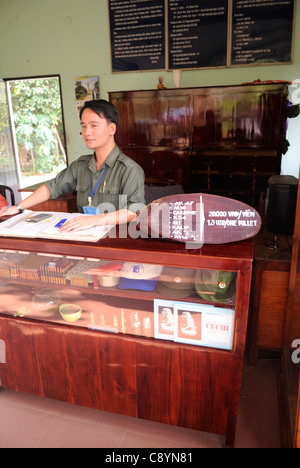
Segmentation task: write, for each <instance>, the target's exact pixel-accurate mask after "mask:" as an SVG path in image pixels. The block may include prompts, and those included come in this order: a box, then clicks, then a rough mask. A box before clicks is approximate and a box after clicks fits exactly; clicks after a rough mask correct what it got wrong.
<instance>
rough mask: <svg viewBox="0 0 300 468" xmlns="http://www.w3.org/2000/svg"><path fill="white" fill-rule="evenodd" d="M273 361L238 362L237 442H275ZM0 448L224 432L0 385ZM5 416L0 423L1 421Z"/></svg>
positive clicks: (187, 440) (169, 441)
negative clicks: (133, 415)
mask: <svg viewBox="0 0 300 468" xmlns="http://www.w3.org/2000/svg"><path fill="white" fill-rule="evenodd" d="M277 375H278V361H275V360H274V361H267V360H266V361H264V360H259V361H257V363H256V365H255V366H248V365H245V366H244V371H243V378H242V386H241V396H240V404H239V413H238V421H237V432H236V447H237V448H278V447H279V446H280V440H279V439H280V438H279V416H278V403H277ZM0 420H1V424H0V448H27V447H28V448H108V449H109V448H114V449H118V448H119V449H126V448H136V449H138V448H173V449H176V448H178V449H179V448H186V449H189V448H202V447H207V448H223V447H224V445H225V437H224V436H219V435H215V434H207V433H203V432H199V431H193V430H191V429H184V428H181V427H176V426H168V425H166V424H160V423H155V422H151V421H145V420H141V419H136V418H131V417H126V416H123V415H118V414H113V413H108V412H105V411H98V410H94V409H91V408H83V407H80V406H76V405H71V404H68V403H64V402H60V401H55V400H51V399H48V398H40V397H36V396H33V395H27V394H24V393H19V392H14V391H11V390H7V389H0ZM2 421H4V422H5V424H3V423H2Z"/></svg>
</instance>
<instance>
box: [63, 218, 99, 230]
mask: <svg viewBox="0 0 300 468" xmlns="http://www.w3.org/2000/svg"><path fill="white" fill-rule="evenodd" d="M96 218H97V216H78V217H77V218H73V219H70V221H68V222H67V223H65V224H64V225H63V226H62V227H61V228H60V232H71V231H82V230H84V229H90V228H92V227H94V226H97V224H98V223H97V219H96Z"/></svg>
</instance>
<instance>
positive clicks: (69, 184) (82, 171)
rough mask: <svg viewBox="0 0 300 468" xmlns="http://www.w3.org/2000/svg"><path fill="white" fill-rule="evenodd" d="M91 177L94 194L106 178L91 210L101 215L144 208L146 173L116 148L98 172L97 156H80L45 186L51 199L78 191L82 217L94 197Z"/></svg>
mask: <svg viewBox="0 0 300 468" xmlns="http://www.w3.org/2000/svg"><path fill="white" fill-rule="evenodd" d="M105 167H106V170H105ZM104 170H105V173H104V175H103V172H104ZM91 173H92V186H93V187H92V190H94V188H95V187H96V185H97V183H98V181H99V179H100V178H101V177H102V175H103V177H102V180H101V182H100V184H99V186H98V187H97V190H96V192H95V194H94V196H93V197H92V206H95V207H99V206H100V209H99V211H100V213H103V212H105V211H109V212H111V211H118V210H121V209H123V208H127V209H128V210H130V211H133V212H138V211H140V210H141V209H142V208H143V207H144V206H145V189H144V182H145V174H144V171H143V169H142V168H141V167H140V166H139V165H138V164H137V163H136V162H135V161H133V160H132V159H130V158H129V157H128V156H126V155H125V154H123V153H122V151H121V150H120V149H119V148H118V146H117V145H116V146H115V147H114V149H113V150H112V151H111V152H110V154H109V155H108V157H107V158H106V160H105V162H104V164H103V165H102V166H101V168H100V169H99V171H97V169H96V159H95V154H93V155H86V156H81V157H80V158H79V159H77V161H74V162H73V163H71V164H70V166H69V167H67V168H66V169H65V170H63V171H62V172H60V173H59V174H58V175H57V176H56V178H55V179H52V180H50V181H48V182H46V185H47V187H48V189H49V191H50V193H51V199H55V198H58V197H59V196H60V195H62V194H64V193H71V192H74V191H76V192H77V206H78V211H79V212H80V213H83V207H84V206H87V205H88V199H89V197H90V196H91Z"/></svg>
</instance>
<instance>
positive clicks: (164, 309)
mask: <svg viewBox="0 0 300 468" xmlns="http://www.w3.org/2000/svg"><path fill="white" fill-rule="evenodd" d="M174 304H175V303H174V301H167V300H163V299H154V335H155V338H159V339H161V340H170V341H174Z"/></svg>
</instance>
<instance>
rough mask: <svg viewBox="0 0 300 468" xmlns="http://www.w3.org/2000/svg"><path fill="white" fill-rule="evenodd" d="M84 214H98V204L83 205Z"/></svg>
mask: <svg viewBox="0 0 300 468" xmlns="http://www.w3.org/2000/svg"><path fill="white" fill-rule="evenodd" d="M83 211H84V214H86V215H98V214H99V210H98V208H97V207H96V206H84V207H83Z"/></svg>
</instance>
